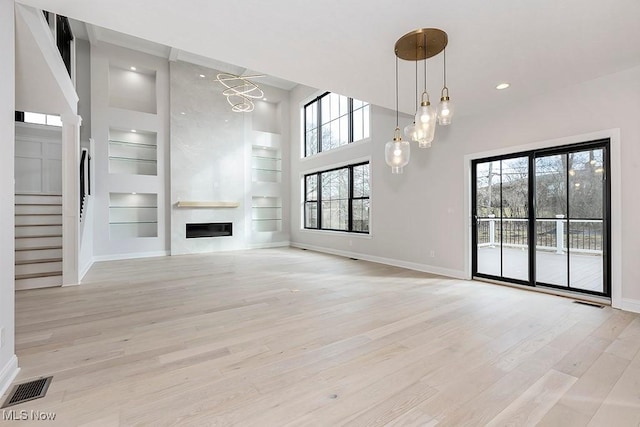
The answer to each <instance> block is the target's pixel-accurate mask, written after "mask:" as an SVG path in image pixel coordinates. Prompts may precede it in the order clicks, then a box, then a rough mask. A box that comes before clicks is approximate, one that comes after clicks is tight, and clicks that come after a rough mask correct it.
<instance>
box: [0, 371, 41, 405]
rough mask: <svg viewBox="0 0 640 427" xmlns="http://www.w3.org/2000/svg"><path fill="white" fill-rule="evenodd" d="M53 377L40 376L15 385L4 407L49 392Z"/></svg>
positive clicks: (39, 396)
mask: <svg viewBox="0 0 640 427" xmlns="http://www.w3.org/2000/svg"><path fill="white" fill-rule="evenodd" d="M52 379H53V377H47V378H40V379H38V380H34V381H29V382H28V383H23V384H18V385H16V386H14V388H13V391H12V392H11V393H10V394H9V397H8V398H7V400H6V401H5V402H4V405H2V407H3V408H6V407H8V406H13V405H18V404H20V403H24V402H28V401H29V400H35V399H40V398H41V397H44V396H45V395H46V394H47V390H48V389H49V385H50V384H51V380H52Z"/></svg>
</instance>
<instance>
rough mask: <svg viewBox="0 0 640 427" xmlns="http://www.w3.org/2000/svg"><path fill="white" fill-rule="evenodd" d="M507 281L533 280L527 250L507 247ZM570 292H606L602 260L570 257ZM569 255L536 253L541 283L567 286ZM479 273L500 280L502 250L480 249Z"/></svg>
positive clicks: (504, 265) (497, 248)
mask: <svg viewBox="0 0 640 427" xmlns="http://www.w3.org/2000/svg"><path fill="white" fill-rule="evenodd" d="M502 257H503V260H504V263H503V272H502V275H503V276H504V277H508V278H512V279H522V280H529V276H528V274H529V272H528V265H529V259H528V253H527V251H526V250H524V249H519V248H509V247H504V248H503V249H502ZM569 257H570V262H569V266H570V268H571V271H570V272H569V273H570V274H569V276H570V278H571V283H570V284H569V288H573V289H577V290H580V289H586V290H590V291H597V292H603V290H602V289H603V282H602V271H603V265H602V256H601V255H595V254H594V255H591V254H588V255H587V254H574V253H571V254H569ZM569 266H568V265H567V254H564V255H559V254H556V253H555V252H549V251H538V252H537V253H536V272H537V280H538V282H543V283H549V284H552V285H559V286H567V268H569ZM478 272H480V273H485V274H491V275H494V276H500V247H499V246H496V247H495V248H491V247H489V246H483V247H480V248H478Z"/></svg>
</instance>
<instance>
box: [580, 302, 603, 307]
mask: <svg viewBox="0 0 640 427" xmlns="http://www.w3.org/2000/svg"><path fill="white" fill-rule="evenodd" d="M574 303H575V304H581V305H588V306H589V307H595V308H604V305H602V304H598V303H595V302H587V301H574Z"/></svg>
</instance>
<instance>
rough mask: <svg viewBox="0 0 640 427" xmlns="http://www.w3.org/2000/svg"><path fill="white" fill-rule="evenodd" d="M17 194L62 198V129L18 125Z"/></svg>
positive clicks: (26, 124) (16, 155) (27, 124)
mask: <svg viewBox="0 0 640 427" xmlns="http://www.w3.org/2000/svg"><path fill="white" fill-rule="evenodd" d="M15 138H16V145H15V150H16V151H15V180H16V185H15V191H16V193H18V194H20V193H35V194H43V193H44V194H62V128H58V127H53V126H42V125H35V124H31V123H20V122H17V123H16V136H15Z"/></svg>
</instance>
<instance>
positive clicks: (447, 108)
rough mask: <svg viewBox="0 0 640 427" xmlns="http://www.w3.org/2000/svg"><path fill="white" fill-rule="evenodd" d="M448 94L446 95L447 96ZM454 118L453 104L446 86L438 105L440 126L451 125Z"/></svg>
mask: <svg viewBox="0 0 640 427" xmlns="http://www.w3.org/2000/svg"><path fill="white" fill-rule="evenodd" d="M445 92H446V95H445ZM452 118H453V103H452V102H451V101H450V100H449V89H448V88H447V87H446V86H445V87H444V88H443V89H442V97H441V98H440V104H438V124H439V125H442V126H447V125H450V124H451V119H452Z"/></svg>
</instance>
